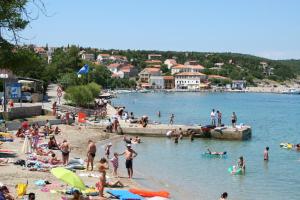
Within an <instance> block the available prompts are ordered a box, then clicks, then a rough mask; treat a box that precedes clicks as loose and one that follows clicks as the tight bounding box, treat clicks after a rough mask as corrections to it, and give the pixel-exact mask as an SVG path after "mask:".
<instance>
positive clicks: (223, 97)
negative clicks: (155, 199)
mask: <svg viewBox="0 0 300 200" xmlns="http://www.w3.org/2000/svg"><path fill="white" fill-rule="evenodd" d="M113 103H114V104H115V105H123V106H125V107H126V110H128V111H132V112H134V114H135V116H142V115H148V116H149V117H150V119H152V120H154V121H159V122H162V123H167V122H168V121H169V116H170V115H171V114H172V113H174V114H175V123H176V124H187V125H191V124H202V125H205V124H209V123H210V120H209V115H210V112H211V110H212V109H213V108H214V109H216V110H220V111H221V112H222V114H223V123H225V124H230V121H231V118H230V116H231V114H232V112H233V111H235V112H236V114H237V117H238V124H239V123H244V124H247V125H251V127H252V139H251V140H248V141H221V140H211V139H196V140H195V141H193V142H191V141H190V140H188V139H183V140H182V141H179V144H174V142H173V141H172V140H170V139H167V138H142V140H143V143H142V144H138V145H134V146H133V148H134V149H135V150H136V151H137V152H138V156H137V157H136V158H135V159H134V170H135V174H134V177H135V180H137V181H139V182H141V183H142V184H148V185H149V187H150V186H151V187H152V188H153V189H166V190H168V191H170V192H171V194H172V197H173V199H204V200H206V199H207V200H213V199H219V197H220V194H221V193H223V192H225V191H226V192H228V194H229V199H235V200H254V199H255V200H260V199H261V200H282V199H291V200H292V199H295V200H297V199H300V152H297V151H294V150H287V149H282V148H280V146H279V144H280V143H281V142H290V143H300V137H299V136H300V95H298V96H296V95H295V96H292V95H280V94H256V93H147V94H122V95H118V98H117V99H114V100H113ZM158 111H160V112H161V117H160V118H159V117H158V116H157V112H158ZM266 146H269V147H270V151H269V155H270V160H269V162H265V161H263V151H264V149H265V147H266ZM207 148H210V149H211V150H212V151H227V153H228V156H227V158H225V159H224V158H223V159H218V158H205V157H203V156H202V155H201V154H202V153H203V152H205V151H206V149H207ZM124 149H125V145H124V143H123V142H118V143H116V144H114V147H113V150H112V151H118V152H122V151H123V150H124ZM240 156H244V158H245V161H246V174H245V175H231V174H229V172H228V171H227V169H228V168H229V167H230V166H232V165H235V164H236V163H237V159H238V157H240ZM123 162H124V158H120V168H121V169H122V170H124V168H125V167H124V164H123Z"/></svg>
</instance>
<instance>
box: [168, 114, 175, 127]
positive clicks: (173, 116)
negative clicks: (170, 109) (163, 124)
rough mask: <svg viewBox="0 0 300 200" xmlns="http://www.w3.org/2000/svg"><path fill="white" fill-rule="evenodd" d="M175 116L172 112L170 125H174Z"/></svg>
mask: <svg viewBox="0 0 300 200" xmlns="http://www.w3.org/2000/svg"><path fill="white" fill-rule="evenodd" d="M174 118H175V115H174V114H173V113H172V114H171V116H170V122H169V125H173V124H174Z"/></svg>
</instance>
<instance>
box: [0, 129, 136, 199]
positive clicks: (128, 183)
mask: <svg viewBox="0 0 300 200" xmlns="http://www.w3.org/2000/svg"><path fill="white" fill-rule="evenodd" d="M59 128H60V129H61V134H60V135H58V136H56V140H57V142H62V140H63V139H67V141H68V142H69V143H70V145H71V153H70V158H75V157H76V158H78V157H79V158H82V159H84V160H85V159H86V148H87V142H88V140H89V139H91V140H93V141H95V142H96V143H98V142H104V141H105V140H107V142H109V141H111V140H113V139H116V138H119V137H120V136H117V135H115V134H108V133H105V132H103V131H101V130H100V129H99V128H98V129H95V128H91V127H83V126H82V127H80V128H79V127H78V126H67V125H60V126H59ZM43 141H44V139H43ZM46 141H47V142H48V139H47V140H46ZM22 145H23V139H20V138H15V140H14V142H11V143H8V142H7V143H3V144H2V145H1V148H2V149H11V150H16V151H17V152H18V155H17V157H16V158H13V160H18V159H25V158H26V155H24V154H22V153H21V149H22ZM103 156H104V152H103V149H97V155H96V157H95V163H98V161H99V160H100V158H101V157H103ZM57 157H58V158H59V159H61V153H60V152H58V151H57ZM121 160H122V159H121ZM121 162H122V161H121ZM121 162H120V164H119V165H120V168H121V167H123V165H122V164H123V163H121ZM0 168H1V170H0V177H1V179H0V182H1V183H2V184H4V185H6V186H8V188H9V190H10V192H11V193H12V194H13V195H14V196H16V189H15V185H16V184H18V183H26V182H27V181H28V189H27V193H29V192H34V193H35V194H36V199H49V200H50V199H51V200H57V199H60V197H61V196H62V195H60V194H52V193H49V192H42V191H41V187H39V186H36V185H35V184H34V182H35V181H36V180H48V181H49V182H50V183H59V184H62V185H63V186H62V187H61V188H60V189H65V188H66V185H65V184H64V183H63V182H61V181H60V180H58V179H57V178H55V177H54V176H53V175H52V174H51V173H50V172H37V171H29V170H27V169H24V168H23V167H21V166H17V165H14V164H13V163H10V164H8V165H5V166H0ZM76 173H77V174H80V173H90V171H88V172H87V171H84V170H82V171H81V170H77V171H76ZM92 173H93V174H99V173H98V172H97V168H96V169H94V171H93V172H92ZM108 176H109V177H113V176H112V170H111V169H110V170H109V172H108ZM81 178H82V180H83V181H84V183H85V184H86V185H89V186H95V184H96V182H98V181H99V178H93V177H81ZM112 180H113V181H115V180H120V181H121V182H122V183H123V184H124V185H125V188H128V187H139V185H138V184H137V183H136V182H134V181H133V180H129V179H128V178H127V177H126V178H125V177H122V175H120V178H118V179H116V178H113V179H112ZM57 189H59V188H57ZM106 196H107V194H106Z"/></svg>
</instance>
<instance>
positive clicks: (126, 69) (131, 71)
mask: <svg viewBox="0 0 300 200" xmlns="http://www.w3.org/2000/svg"><path fill="white" fill-rule="evenodd" d="M107 69H108V70H109V71H111V72H112V73H113V75H112V77H119V78H131V77H134V76H136V75H137V74H138V71H137V69H136V68H135V67H134V66H133V65H130V64H120V63H112V64H110V65H108V66H107Z"/></svg>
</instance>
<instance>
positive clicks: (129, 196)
mask: <svg viewBox="0 0 300 200" xmlns="http://www.w3.org/2000/svg"><path fill="white" fill-rule="evenodd" d="M106 192H107V193H109V194H111V195H112V196H114V197H116V198H118V199H120V200H144V198H143V197H141V196H139V195H136V194H133V193H131V192H129V191H128V190H107V191H106Z"/></svg>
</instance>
